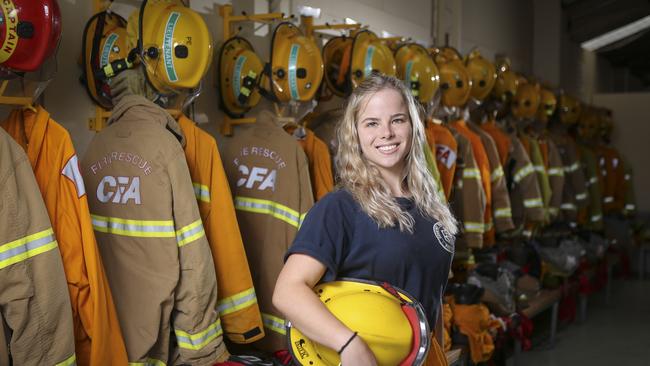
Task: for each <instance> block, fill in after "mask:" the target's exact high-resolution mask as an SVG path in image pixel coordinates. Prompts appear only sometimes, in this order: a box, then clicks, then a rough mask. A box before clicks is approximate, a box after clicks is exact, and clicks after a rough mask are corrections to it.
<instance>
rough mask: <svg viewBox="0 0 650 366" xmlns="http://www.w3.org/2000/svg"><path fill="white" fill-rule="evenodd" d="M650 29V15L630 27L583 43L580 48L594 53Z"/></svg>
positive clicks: (621, 28) (624, 27)
mask: <svg viewBox="0 0 650 366" xmlns="http://www.w3.org/2000/svg"><path fill="white" fill-rule="evenodd" d="M648 27H650V15H648V16H646V17H644V18H641V19H639V20H637V21H634V22H632V23H630V24H628V25H624V26H622V27H620V28H618V29H614V30H613V31H610V32H607V33H605V34H601V35H600V36H598V37H596V38H592V39H590V40H588V41H586V42H582V43H581V44H580V46H581V47H582V48H583V49H585V50H587V51H594V50H597V49H599V48H601V47H603V46H607V45H608V44H611V43H614V42H616V41H619V40H621V39H623V38H625V37H627V36H630V35H632V34H634V33H637V32H639V31H642V30H644V29H646V28H648Z"/></svg>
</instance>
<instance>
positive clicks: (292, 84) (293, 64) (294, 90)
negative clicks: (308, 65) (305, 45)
mask: <svg viewBox="0 0 650 366" xmlns="http://www.w3.org/2000/svg"><path fill="white" fill-rule="evenodd" d="M299 51H300V45H299V44H295V43H294V44H292V45H291V51H290V52H289V91H290V92H291V99H293V100H300V94H299V93H298V80H297V76H296V72H297V68H298V66H297V65H298V52H299Z"/></svg>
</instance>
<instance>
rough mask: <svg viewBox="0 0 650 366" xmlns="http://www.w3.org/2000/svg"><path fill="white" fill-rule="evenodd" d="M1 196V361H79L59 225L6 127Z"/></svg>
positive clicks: (0, 142)
mask: <svg viewBox="0 0 650 366" xmlns="http://www.w3.org/2000/svg"><path fill="white" fill-rule="evenodd" d="M0 197H2V199H1V200H0V364H1V365H10V364H13V365H21V366H23V365H27V366H41V365H48V366H49V365H51V366H54V365H66V366H67V365H74V364H75V348H74V347H75V342H74V333H73V324H72V312H71V311H70V309H71V308H70V298H69V297H68V293H67V291H66V281H65V273H64V271H63V264H62V262H61V253H59V248H58V246H57V241H56V238H55V236H54V230H52V227H51V226H50V220H49V218H48V215H47V211H46V209H45V206H44V205H43V200H42V198H41V195H40V191H39V188H38V185H37V184H36V180H35V179H34V173H32V169H31V166H30V163H29V160H28V158H27V156H25V153H24V152H23V151H22V150H21V148H20V146H18V144H16V143H15V142H14V141H12V139H11V137H10V136H9V135H7V134H6V133H5V131H4V130H2V129H0ZM5 337H6V338H5ZM10 352H11V353H10ZM10 360H11V361H10ZM11 362H13V363H11Z"/></svg>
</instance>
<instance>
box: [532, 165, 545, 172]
mask: <svg viewBox="0 0 650 366" xmlns="http://www.w3.org/2000/svg"><path fill="white" fill-rule="evenodd" d="M533 168H534V169H535V171H536V172H538V173H546V168H545V167H544V165H535V166H534V167H533Z"/></svg>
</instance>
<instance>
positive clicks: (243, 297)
mask: <svg viewBox="0 0 650 366" xmlns="http://www.w3.org/2000/svg"><path fill="white" fill-rule="evenodd" d="M253 304H257V296H255V289H254V288H252V287H251V288H249V289H248V290H244V291H242V292H240V293H237V294H234V295H232V296H229V297H226V298H225V299H221V300H219V302H218V303H217V309H218V310H219V315H228V314H230V313H234V312H235V311H238V310H241V309H245V308H247V307H249V306H251V305H253Z"/></svg>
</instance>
